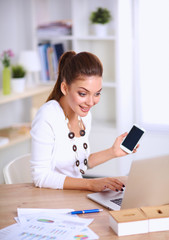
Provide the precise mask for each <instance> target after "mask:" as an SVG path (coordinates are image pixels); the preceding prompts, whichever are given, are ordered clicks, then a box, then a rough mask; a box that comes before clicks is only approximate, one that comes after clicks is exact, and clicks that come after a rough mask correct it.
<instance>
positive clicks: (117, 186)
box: [88, 177, 125, 192]
mask: <svg viewBox="0 0 169 240" xmlns="http://www.w3.org/2000/svg"><path fill="white" fill-rule="evenodd" d="M88 180H89V190H90V191H93V192H101V191H103V190H105V189H106V188H108V189H111V190H113V191H117V192H118V191H123V187H125V186H124V183H122V182H121V181H119V180H118V179H117V178H113V177H105V178H94V179H88Z"/></svg>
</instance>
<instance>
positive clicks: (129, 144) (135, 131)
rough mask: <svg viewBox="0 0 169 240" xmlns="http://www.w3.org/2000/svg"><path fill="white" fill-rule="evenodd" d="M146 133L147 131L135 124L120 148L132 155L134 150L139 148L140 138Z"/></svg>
mask: <svg viewBox="0 0 169 240" xmlns="http://www.w3.org/2000/svg"><path fill="white" fill-rule="evenodd" d="M144 132H145V130H144V129H143V128H140V127H139V126H137V125H136V124H134V125H133V127H132V128H131V130H130V132H129V133H128V134H127V136H126V137H125V139H124V140H123V142H122V143H121V144H120V148H121V149H123V150H124V151H125V152H127V153H132V152H133V150H134V148H135V147H136V146H137V144H138V142H139V140H140V138H141V137H142V136H143V134H144Z"/></svg>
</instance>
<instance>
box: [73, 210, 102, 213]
mask: <svg viewBox="0 0 169 240" xmlns="http://www.w3.org/2000/svg"><path fill="white" fill-rule="evenodd" d="M102 211H103V209H88V210H79V211H72V212H69V214H83V213H97V212H102Z"/></svg>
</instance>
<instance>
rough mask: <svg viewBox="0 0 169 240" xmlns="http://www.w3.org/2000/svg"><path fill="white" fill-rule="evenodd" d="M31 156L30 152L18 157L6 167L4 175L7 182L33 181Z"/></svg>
mask: <svg viewBox="0 0 169 240" xmlns="http://www.w3.org/2000/svg"><path fill="white" fill-rule="evenodd" d="M30 157H31V154H30V153H28V154H25V155H23V156H20V157H17V158H15V159H14V160H12V161H11V162H9V163H8V164H7V165H6V166H5V167H4V169H3V175H4V180H5V183H6V184H15V183H31V182H33V181H32V177H31V170H30Z"/></svg>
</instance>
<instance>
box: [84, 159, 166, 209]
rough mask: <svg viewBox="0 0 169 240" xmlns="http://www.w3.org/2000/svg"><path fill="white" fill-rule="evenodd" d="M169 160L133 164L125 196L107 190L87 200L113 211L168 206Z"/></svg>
mask: <svg viewBox="0 0 169 240" xmlns="http://www.w3.org/2000/svg"><path fill="white" fill-rule="evenodd" d="M168 187H169V156H162V157H156V158H150V159H145V160H135V161H133V162H132V165H131V168H130V172H129V176H128V180H127V184H126V187H125V190H124V192H114V191H112V190H106V191H102V192H97V193H90V194H88V195H87V197H88V198H89V199H91V200H93V201H95V202H97V203H99V204H101V205H103V206H104V207H106V208H108V209H110V210H120V209H128V208H137V207H143V206H157V205H163V204H169V190H168Z"/></svg>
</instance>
